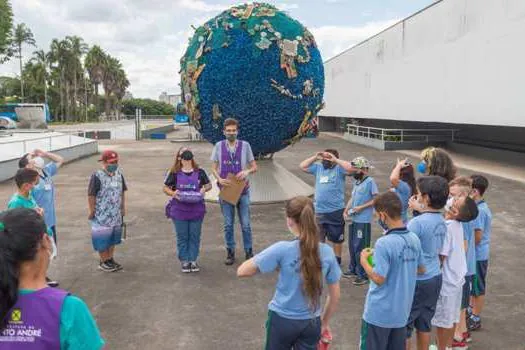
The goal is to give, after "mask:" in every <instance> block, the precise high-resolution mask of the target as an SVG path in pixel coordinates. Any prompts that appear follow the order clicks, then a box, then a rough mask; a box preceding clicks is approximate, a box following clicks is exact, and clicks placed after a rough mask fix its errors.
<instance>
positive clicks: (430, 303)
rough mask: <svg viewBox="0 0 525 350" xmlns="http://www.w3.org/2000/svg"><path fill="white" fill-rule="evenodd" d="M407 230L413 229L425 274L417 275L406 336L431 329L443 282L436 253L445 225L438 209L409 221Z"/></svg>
mask: <svg viewBox="0 0 525 350" xmlns="http://www.w3.org/2000/svg"><path fill="white" fill-rule="evenodd" d="M408 230H409V231H411V232H414V233H415V234H416V235H417V236H418V237H419V240H420V241H421V249H422V251H423V254H422V256H423V259H422V262H423V266H424V268H425V273H424V274H420V275H418V277H417V282H416V291H415V294H414V301H413V303H412V310H411V312H410V317H409V319H408V324H407V336H408V337H409V338H410V337H411V335H412V331H413V329H414V328H416V329H417V330H418V331H420V332H430V331H431V330H432V324H431V321H432V318H433V317H434V314H435V312H436V305H437V302H438V298H439V294H440V291H441V285H442V282H443V280H442V275H441V261H440V259H439V252H440V251H441V249H442V247H443V242H444V240H445V236H446V233H447V225H446V223H445V219H444V218H443V216H442V214H441V213H440V212H425V213H421V214H420V215H418V216H416V217H415V218H413V219H412V220H410V222H409V223H408Z"/></svg>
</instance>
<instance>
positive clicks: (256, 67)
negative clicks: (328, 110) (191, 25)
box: [180, 3, 324, 159]
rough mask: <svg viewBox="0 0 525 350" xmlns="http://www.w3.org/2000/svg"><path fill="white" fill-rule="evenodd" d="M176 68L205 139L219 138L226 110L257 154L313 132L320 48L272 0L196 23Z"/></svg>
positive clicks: (319, 98)
mask: <svg viewBox="0 0 525 350" xmlns="http://www.w3.org/2000/svg"><path fill="white" fill-rule="evenodd" d="M180 73H181V88H182V96H183V100H184V103H185V105H186V108H187V111H188V115H189V117H190V121H191V123H192V124H193V125H194V126H195V128H196V129H197V130H198V131H199V132H200V133H201V134H202V136H203V137H204V138H205V139H206V140H208V141H209V142H212V143H216V142H217V141H220V140H222V139H223V138H224V136H223V132H222V130H223V122H224V120H225V119H226V118H229V117H232V118H235V119H237V120H239V122H240V134H239V138H241V139H243V140H246V141H248V142H250V144H251V146H252V150H253V152H254V154H255V156H256V158H258V159H260V158H262V157H264V156H266V155H269V154H273V153H275V152H277V151H280V150H282V149H284V148H285V147H287V146H288V145H291V144H293V143H295V142H297V141H298V140H300V139H301V138H302V137H305V136H309V135H316V133H317V123H316V120H317V113H318V112H319V111H320V110H321V108H322V106H323V93H324V69H323V62H322V59H321V54H320V52H319V50H318V49H317V46H316V42H315V40H314V37H313V35H312V34H311V33H310V32H309V31H308V29H306V28H305V27H304V26H303V25H301V23H299V22H298V21H296V20H294V19H293V18H291V17H289V16H288V15H287V14H286V13H284V12H282V11H279V10H278V9H277V8H275V7H274V6H272V5H269V4H266V3H252V4H244V5H239V6H235V7H232V8H230V9H228V10H226V11H224V12H222V13H221V14H219V15H218V16H216V17H215V18H212V19H210V20H209V21H207V22H206V23H204V24H203V25H202V26H200V27H198V28H196V29H195V34H194V35H193V37H192V38H190V40H189V44H188V48H187V50H186V53H185V54H184V56H183V57H182V59H181V72H180Z"/></svg>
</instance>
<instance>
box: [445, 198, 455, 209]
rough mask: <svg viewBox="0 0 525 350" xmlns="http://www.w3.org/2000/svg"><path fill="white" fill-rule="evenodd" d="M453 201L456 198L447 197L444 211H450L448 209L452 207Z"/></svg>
mask: <svg viewBox="0 0 525 350" xmlns="http://www.w3.org/2000/svg"><path fill="white" fill-rule="evenodd" d="M455 202H456V198H454V197H448V199H447V204H445V211H450V209H452V207H453V206H454V203H455Z"/></svg>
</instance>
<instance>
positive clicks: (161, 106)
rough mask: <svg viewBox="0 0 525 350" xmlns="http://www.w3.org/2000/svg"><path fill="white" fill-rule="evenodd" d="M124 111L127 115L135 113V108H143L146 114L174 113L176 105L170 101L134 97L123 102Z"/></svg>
mask: <svg viewBox="0 0 525 350" xmlns="http://www.w3.org/2000/svg"><path fill="white" fill-rule="evenodd" d="M122 105H123V108H122V112H123V113H124V114H126V115H134V114H135V109H137V108H138V109H142V113H143V114H144V115H173V114H175V107H174V106H172V105H170V104H169V103H165V102H160V101H155V100H151V99H149V98H145V99H141V98H132V99H129V100H124V101H123V102H122Z"/></svg>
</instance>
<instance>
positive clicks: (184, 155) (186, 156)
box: [180, 151, 193, 160]
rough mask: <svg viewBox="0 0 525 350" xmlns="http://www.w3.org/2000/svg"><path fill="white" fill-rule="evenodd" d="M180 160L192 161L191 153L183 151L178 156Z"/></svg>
mask: <svg viewBox="0 0 525 350" xmlns="http://www.w3.org/2000/svg"><path fill="white" fill-rule="evenodd" d="M180 159H182V160H192V159H193V153H191V151H184V152H182V154H181V155H180Z"/></svg>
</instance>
